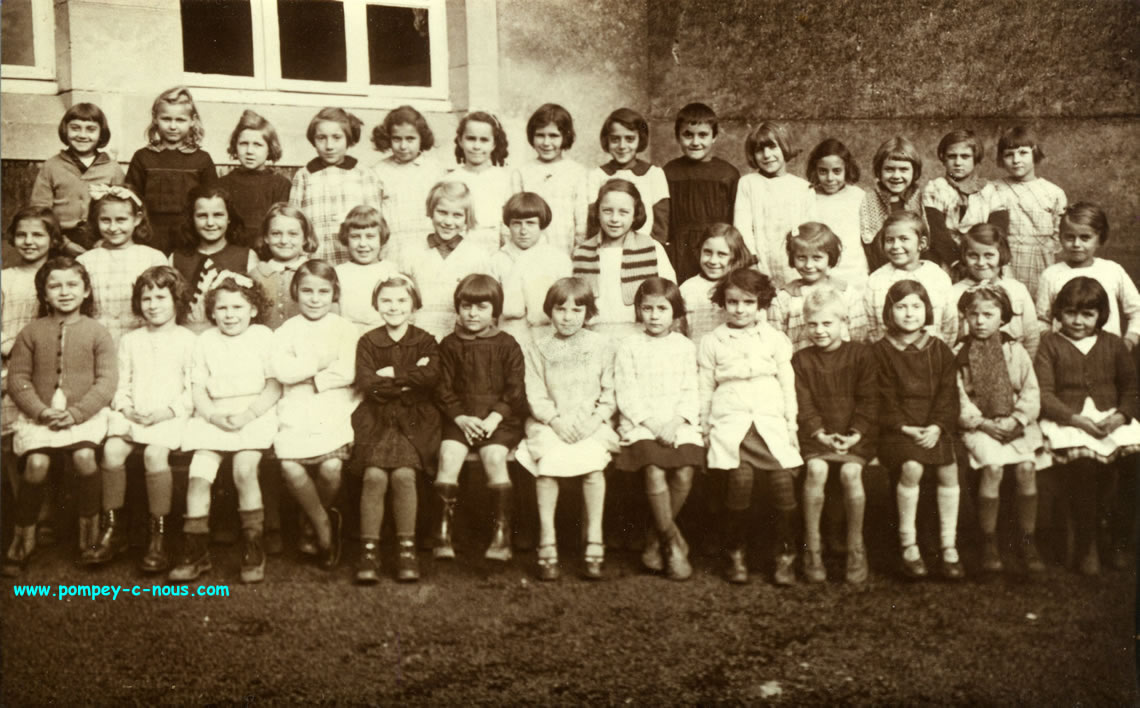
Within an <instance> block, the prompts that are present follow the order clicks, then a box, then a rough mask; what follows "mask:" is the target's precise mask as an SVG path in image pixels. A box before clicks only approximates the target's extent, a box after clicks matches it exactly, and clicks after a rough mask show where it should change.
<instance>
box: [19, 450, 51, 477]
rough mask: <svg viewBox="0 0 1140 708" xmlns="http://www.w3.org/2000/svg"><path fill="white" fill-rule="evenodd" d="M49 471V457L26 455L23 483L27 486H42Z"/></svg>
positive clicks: (36, 454)
mask: <svg viewBox="0 0 1140 708" xmlns="http://www.w3.org/2000/svg"><path fill="white" fill-rule="evenodd" d="M49 469H51V457H49V456H48V455H44V454H42V453H38V452H37V453H34V454H31V455H28V459H26V460H24V481H25V482H27V483H28V484H43V483H44V482H45V481H47V475H48V470H49Z"/></svg>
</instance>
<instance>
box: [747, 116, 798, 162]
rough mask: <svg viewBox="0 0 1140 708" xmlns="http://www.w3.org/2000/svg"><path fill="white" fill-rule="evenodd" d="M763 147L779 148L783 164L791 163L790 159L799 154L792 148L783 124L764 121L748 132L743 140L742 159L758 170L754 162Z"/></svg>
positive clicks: (786, 128) (790, 139)
mask: <svg viewBox="0 0 1140 708" xmlns="http://www.w3.org/2000/svg"><path fill="white" fill-rule="evenodd" d="M765 145H775V146H776V147H778V148H780V153H781V154H782V155H783V156H784V162H785V163H787V162H791V161H792V158H794V157H795V156H796V155H799V154H800V151H799V150H797V149H796V148H794V147H792V138H791V131H790V130H789V129H788V126H787V125H786V124H785V123H779V122H776V121H764V122H763V123H761V124H760V125H758V126H756V127H755V128H753V129H752V130H751V131H749V133H748V137H746V138H745V139H744V158H745V159H746V160H748V164H749V166H751V167H752V168H754V169H759V168H760V165H759V163H757V162H756V153H757V152H759V151H760V148H762V147H764V146H765Z"/></svg>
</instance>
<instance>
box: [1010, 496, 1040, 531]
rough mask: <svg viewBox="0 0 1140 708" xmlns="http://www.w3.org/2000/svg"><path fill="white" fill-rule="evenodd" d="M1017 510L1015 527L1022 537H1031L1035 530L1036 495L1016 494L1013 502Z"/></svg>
mask: <svg viewBox="0 0 1140 708" xmlns="http://www.w3.org/2000/svg"><path fill="white" fill-rule="evenodd" d="M1014 505H1015V506H1016V508H1017V526H1018V528H1019V529H1021V533H1022V535H1024V536H1032V535H1033V534H1034V532H1036V530H1037V495H1036V494H1018V495H1017V500H1016V501H1015V502H1014Z"/></svg>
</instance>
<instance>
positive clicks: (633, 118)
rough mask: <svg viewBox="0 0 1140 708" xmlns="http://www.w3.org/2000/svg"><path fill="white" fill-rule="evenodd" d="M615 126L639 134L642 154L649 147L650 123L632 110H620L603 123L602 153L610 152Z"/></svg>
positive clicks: (638, 150) (639, 146)
mask: <svg viewBox="0 0 1140 708" xmlns="http://www.w3.org/2000/svg"><path fill="white" fill-rule="evenodd" d="M615 124H616V125H620V126H621V127H623V128H625V129H626V130H632V131H634V132H635V133H637V152H642V151H644V150H645V148H647V147H649V123H647V122H646V120H645V118H643V117H642V115H641V114H640V113H638V112H637V111H635V110H633V109H632V108H619V109H617V110H616V111H614V112H613V113H611V114H609V115H608V116H606V120H605V121H604V122H603V123H602V131H601V136H600V142H601V145H602V152H609V151H610V131H611V130H612V129H613V127H614V125H615ZM563 147H565V145H563Z"/></svg>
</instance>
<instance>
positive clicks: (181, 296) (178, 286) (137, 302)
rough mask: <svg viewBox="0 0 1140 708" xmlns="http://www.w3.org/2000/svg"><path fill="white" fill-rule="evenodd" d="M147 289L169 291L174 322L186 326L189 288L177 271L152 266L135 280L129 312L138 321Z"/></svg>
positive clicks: (188, 308)
mask: <svg viewBox="0 0 1140 708" xmlns="http://www.w3.org/2000/svg"><path fill="white" fill-rule="evenodd" d="M147 288H150V289H152V290H162V289H164V288H165V289H166V290H169V291H170V296H171V299H173V300H174V321H175V323H177V324H180V325H181V324H186V317H187V316H188V315H189V314H190V295H191V293H190V286H188V285H187V284H186V279H185V278H183V277H182V274H181V273H179V272H178V270H177V269H175V268H174V267H173V266H166V265H162V266H153V267H151V268H147V269H146V270H144V271H143V273H142V275H140V276H139V277H138V278H136V279H135V285H134V288H133V290H132V291H131V312H133V313H135V317H138V318H140V319H141V318H143V311H142V296H143V291H144V290H146V289H147Z"/></svg>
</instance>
